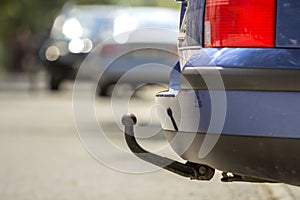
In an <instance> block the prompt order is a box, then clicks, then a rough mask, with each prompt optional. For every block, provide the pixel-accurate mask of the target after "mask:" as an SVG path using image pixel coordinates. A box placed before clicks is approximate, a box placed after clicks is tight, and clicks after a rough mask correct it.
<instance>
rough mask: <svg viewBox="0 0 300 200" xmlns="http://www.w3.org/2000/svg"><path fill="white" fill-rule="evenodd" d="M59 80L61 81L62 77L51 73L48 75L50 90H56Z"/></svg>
mask: <svg viewBox="0 0 300 200" xmlns="http://www.w3.org/2000/svg"><path fill="white" fill-rule="evenodd" d="M61 82H62V79H60V78H57V77H55V76H53V75H51V77H50V83H49V86H50V90H52V91H58V90H59V87H60V84H61Z"/></svg>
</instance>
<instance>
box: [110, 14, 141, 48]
mask: <svg viewBox="0 0 300 200" xmlns="http://www.w3.org/2000/svg"><path fill="white" fill-rule="evenodd" d="M136 25H137V24H136V20H135V19H134V18H132V17H130V16H128V15H120V16H118V17H117V18H116V19H115V21H114V33H113V37H114V40H115V41H116V42H118V43H121V44H123V43H126V42H127V41H128V39H129V34H130V33H129V32H130V31H133V30H134V29H135V28H136Z"/></svg>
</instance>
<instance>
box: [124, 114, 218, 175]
mask: <svg viewBox="0 0 300 200" xmlns="http://www.w3.org/2000/svg"><path fill="white" fill-rule="evenodd" d="M136 123H137V118H136V116H135V115H134V114H131V113H127V114H125V115H123V117H122V124H123V125H124V126H125V130H124V134H125V140H126V143H127V145H128V147H129V149H130V150H131V152H132V153H134V154H135V155H136V156H137V157H139V158H140V159H142V160H144V161H146V162H149V163H151V164H153V165H156V166H158V167H161V168H163V169H166V170H168V171H170V172H173V173H175V174H178V175H180V176H183V177H186V178H190V179H195V180H207V181H208V180H211V179H212V177H213V176H214V174H215V169H213V168H211V167H209V166H207V165H202V164H198V163H192V162H186V163H181V162H178V161H175V160H172V159H170V158H166V157H162V156H160V155H157V154H154V153H151V152H149V151H147V150H145V149H143V148H142V147H141V146H140V145H139V144H138V142H137V140H136V138H135V135H134V125H136Z"/></svg>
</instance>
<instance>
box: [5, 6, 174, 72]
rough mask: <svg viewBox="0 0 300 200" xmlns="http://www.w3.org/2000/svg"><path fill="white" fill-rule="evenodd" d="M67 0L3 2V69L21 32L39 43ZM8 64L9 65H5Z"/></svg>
mask: <svg viewBox="0 0 300 200" xmlns="http://www.w3.org/2000/svg"><path fill="white" fill-rule="evenodd" d="M65 3H66V1H65V0H50V1H49V0H47V1H43V0H1V2H0V72H1V71H3V69H4V68H8V67H7V65H10V64H9V63H8V62H9V60H11V59H10V57H11V55H12V54H14V53H16V52H14V50H13V48H11V47H12V46H14V43H15V41H16V40H17V37H18V35H20V32H21V33H22V32H24V31H25V30H26V31H29V32H30V34H31V35H32V36H33V38H34V39H35V40H36V42H37V43H38V41H39V40H43V37H45V35H46V34H47V33H48V31H49V30H50V28H51V24H52V23H53V20H54V18H55V16H56V15H57V14H58V12H59V11H60V9H61V8H62V7H63V5H64V4H65ZM69 3H74V4H117V5H124V6H163V7H173V8H178V5H177V4H176V3H175V2H174V1H173V0H76V1H72V2H69ZM5 65H6V66H5Z"/></svg>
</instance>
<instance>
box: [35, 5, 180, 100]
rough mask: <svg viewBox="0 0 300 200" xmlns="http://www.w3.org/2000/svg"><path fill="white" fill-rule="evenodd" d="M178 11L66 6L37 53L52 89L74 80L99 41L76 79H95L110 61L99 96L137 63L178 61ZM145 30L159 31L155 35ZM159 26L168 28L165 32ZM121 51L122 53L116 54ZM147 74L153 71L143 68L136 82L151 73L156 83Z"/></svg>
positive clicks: (154, 8) (157, 8) (146, 8)
mask: <svg viewBox="0 0 300 200" xmlns="http://www.w3.org/2000/svg"><path fill="white" fill-rule="evenodd" d="M178 15H179V11H178V10H174V9H170V8H159V7H118V6H102V5H93V6H92V5H90V6H87V5H69V4H67V5H65V6H64V8H63V9H62V11H61V13H60V14H59V15H58V16H57V18H56V19H55V21H54V23H53V26H52V29H51V33H50V37H49V40H48V41H47V42H46V43H45V45H44V46H43V48H42V49H41V51H40V57H41V58H42V59H43V60H44V63H45V64H46V66H47V68H48V71H49V74H50V82H49V86H50V88H51V89H52V90H58V89H59V86H60V84H61V82H62V81H63V80H65V79H74V77H75V76H76V73H77V71H78V68H79V67H80V65H81V64H82V62H83V61H84V59H85V58H86V56H87V55H88V54H89V53H90V52H91V51H93V50H94V49H95V47H97V45H99V44H100V43H101V45H99V46H100V47H97V50H96V51H97V53H96V57H97V58H95V59H98V60H97V61H95V62H93V64H92V65H93V66H89V69H91V70H86V71H83V72H81V76H80V77H81V78H87V79H91V78H92V79H95V77H96V79H97V76H98V75H99V74H100V73H101V71H102V70H103V68H105V67H106V65H107V63H108V62H109V61H110V60H112V59H114V63H112V64H110V65H111V66H110V67H109V70H107V71H106V73H105V74H103V76H102V78H101V80H100V82H99V93H100V94H102V95H105V94H107V88H108V87H109V86H110V85H111V84H114V83H116V82H117V80H119V79H120V77H121V76H122V74H124V73H125V72H127V71H128V70H130V69H131V68H134V67H135V66H138V65H143V64H149V63H159V64H161V65H167V66H169V67H170V68H171V67H172V65H173V64H174V62H176V60H177V58H176V57H177V56H176V52H177V41H176V37H177V36H176V35H177V33H178ZM142 29H144V31H143V30H142ZM145 29H148V31H147V30H145ZM149 29H152V30H153V31H154V32H155V31H156V32H160V33H162V35H159V37H157V34H156V33H154V32H153V31H152V33H151V31H150V30H149ZM162 29H165V30H168V31H165V33H164V31H162ZM170 31H173V33H172V34H171V35H170ZM129 32H130V33H129ZM166 32H168V33H166ZM126 34H129V35H131V36H130V37H129V36H128V38H127V39H128V40H126V41H120V39H122V37H123V36H124V35H126ZM123 39H124V38H123ZM120 53H126V55H123V56H120V55H119V54H120ZM115 58H117V59H115ZM91 59H94V58H91ZM93 69H95V70H93ZM148 69H149V68H148ZM149 72H150V74H151V72H153V70H150V71H149V70H147V68H146V69H145V71H144V72H142V73H141V74H139V75H138V76H135V77H136V78H138V77H140V79H139V80H146V79H145V78H149V77H152V79H153V81H156V79H155V76H152V75H151V76H150V74H149ZM142 74H144V76H141V75H142ZM158 75H159V74H158ZM156 77H160V78H159V80H160V81H163V82H165V83H167V81H168V74H166V73H164V74H163V75H161V76H156ZM131 80H132V81H133V82H135V81H134V80H135V78H133V79H130V81H129V82H132V81H131ZM147 80H150V79H147Z"/></svg>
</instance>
